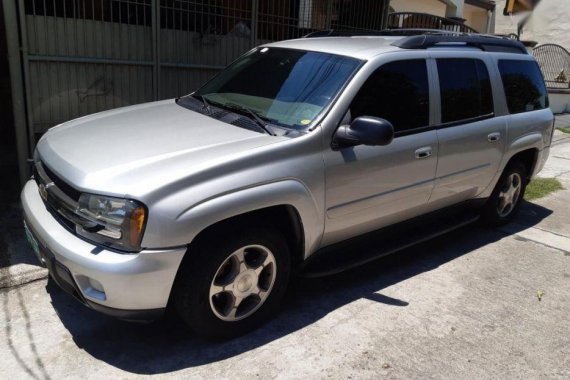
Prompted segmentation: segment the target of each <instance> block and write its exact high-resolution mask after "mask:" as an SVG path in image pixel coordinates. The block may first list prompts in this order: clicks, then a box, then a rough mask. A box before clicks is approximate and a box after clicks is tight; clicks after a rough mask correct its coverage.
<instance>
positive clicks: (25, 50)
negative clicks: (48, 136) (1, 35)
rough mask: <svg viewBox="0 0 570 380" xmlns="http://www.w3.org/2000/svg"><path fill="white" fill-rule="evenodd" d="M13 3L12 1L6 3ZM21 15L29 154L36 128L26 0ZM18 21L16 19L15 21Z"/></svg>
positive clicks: (21, 8) (21, 6) (20, 3)
mask: <svg viewBox="0 0 570 380" xmlns="http://www.w3.org/2000/svg"><path fill="white" fill-rule="evenodd" d="M4 2H9V3H10V2H11V1H4ZM18 5H19V13H20V36H21V38H22V39H21V41H20V43H21V51H22V63H23V65H24V96H25V102H26V103H25V104H26V105H25V109H26V116H27V123H28V136H29V137H28V144H29V148H28V149H29V150H28V152H29V153H30V154H31V152H33V151H34V148H35V145H36V141H35V135H34V126H33V123H32V113H31V107H32V99H31V90H30V62H29V60H28V31H27V27H26V10H25V8H24V0H19V2H18ZM15 20H16V19H14V21H15ZM6 28H8V23H6Z"/></svg>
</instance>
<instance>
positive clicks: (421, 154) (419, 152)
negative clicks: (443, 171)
mask: <svg viewBox="0 0 570 380" xmlns="http://www.w3.org/2000/svg"><path fill="white" fill-rule="evenodd" d="M431 153H432V151H431V146H425V147H423V148H419V149H416V158H418V159H420V158H428V157H429V156H431Z"/></svg>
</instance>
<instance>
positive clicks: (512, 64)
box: [499, 59, 548, 114]
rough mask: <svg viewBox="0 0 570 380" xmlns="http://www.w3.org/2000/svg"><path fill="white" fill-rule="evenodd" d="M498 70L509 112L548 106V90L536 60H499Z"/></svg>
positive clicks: (533, 109)
mask: <svg viewBox="0 0 570 380" xmlns="http://www.w3.org/2000/svg"><path fill="white" fill-rule="evenodd" d="M499 72H500V73H501V79H502V81H503V86H504V89H505V96H506V98H507V106H508V108H509V112H510V113H511V114H516V113H522V112H530V111H536V110H541V109H544V108H547V107H548V92H547V90H546V86H545V84H544V79H543V77H542V73H541V72H540V68H539V66H538V64H537V63H536V62H534V61H520V60H507V59H504V60H499Z"/></svg>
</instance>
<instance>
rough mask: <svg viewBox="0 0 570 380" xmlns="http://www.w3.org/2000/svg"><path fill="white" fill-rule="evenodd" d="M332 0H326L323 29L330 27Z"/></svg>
mask: <svg viewBox="0 0 570 380" xmlns="http://www.w3.org/2000/svg"><path fill="white" fill-rule="evenodd" d="M331 23H332V0H327V18H326V21H325V29H332V27H331Z"/></svg>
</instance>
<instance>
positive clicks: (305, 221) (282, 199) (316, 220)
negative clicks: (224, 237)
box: [163, 179, 324, 255]
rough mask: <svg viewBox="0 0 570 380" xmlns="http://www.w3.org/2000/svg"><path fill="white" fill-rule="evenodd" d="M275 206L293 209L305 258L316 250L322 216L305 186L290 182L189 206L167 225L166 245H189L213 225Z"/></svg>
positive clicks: (266, 185)
mask: <svg viewBox="0 0 570 380" xmlns="http://www.w3.org/2000/svg"><path fill="white" fill-rule="evenodd" d="M279 205H289V206H292V207H294V208H295V209H296V210H297V212H298V214H299V216H300V218H301V224H302V228H303V233H304V241H305V255H306V254H308V253H310V252H313V251H314V250H316V248H317V246H318V244H319V242H320V239H321V236H322V233H323V224H324V220H323V215H322V212H318V207H317V203H316V201H315V199H314V197H313V196H312V194H311V192H310V191H309V190H308V189H307V187H306V186H305V185H304V184H303V183H301V182H300V181H298V180H294V179H287V180H282V181H278V182H271V183H265V184H261V185H257V186H255V187H249V188H245V189H240V190H236V191H233V192H230V193H226V194H221V195H219V196H215V197H213V198H209V199H206V200H204V201H201V202H199V203H197V204H194V205H192V206H191V207H189V208H187V209H185V210H183V211H182V212H181V213H180V214H178V216H177V217H176V220H175V221H174V222H173V223H172V225H169V226H168V229H169V231H168V235H169V238H168V242H169V244H168V245H170V246H177V245H185V244H189V243H190V242H192V240H193V239H194V238H195V237H196V236H197V235H198V234H199V233H200V232H201V231H203V230H204V229H206V228H207V227H209V226H211V225H213V224H214V223H217V222H220V221H222V220H225V219H228V218H231V217H234V216H238V215H241V214H245V213H247V212H251V211H255V210H259V209H263V208H267V207H271V206H279ZM163 232H164V231H163Z"/></svg>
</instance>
